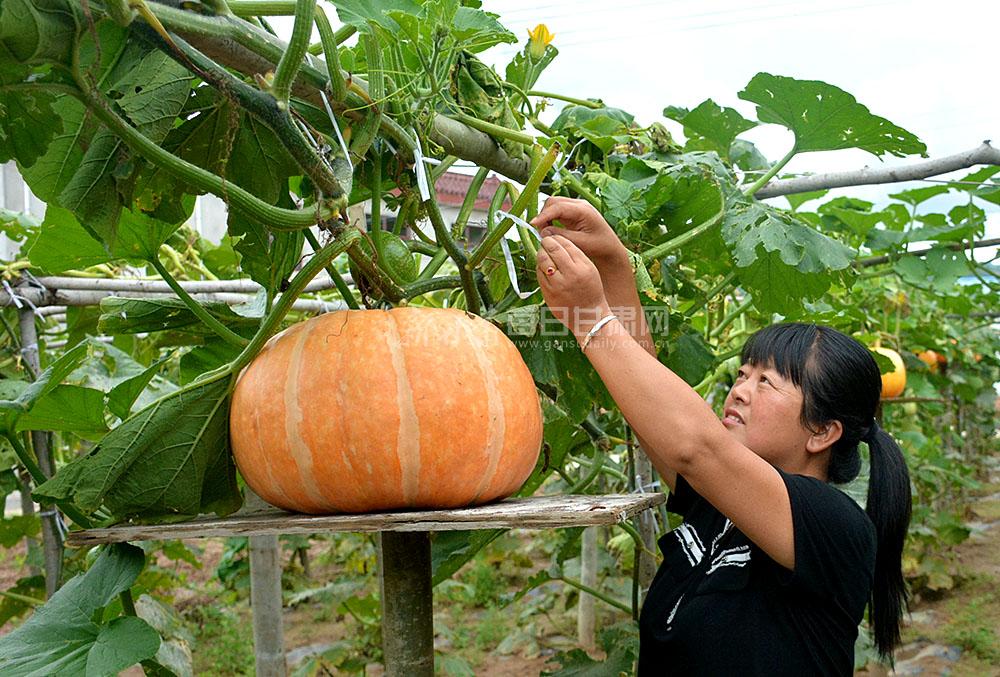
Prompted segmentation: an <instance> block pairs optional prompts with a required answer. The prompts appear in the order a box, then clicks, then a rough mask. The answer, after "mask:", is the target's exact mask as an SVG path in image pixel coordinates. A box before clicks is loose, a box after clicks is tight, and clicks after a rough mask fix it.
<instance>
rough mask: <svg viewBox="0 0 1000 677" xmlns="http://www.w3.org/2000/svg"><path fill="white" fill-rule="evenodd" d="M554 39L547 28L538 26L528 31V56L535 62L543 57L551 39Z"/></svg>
mask: <svg viewBox="0 0 1000 677" xmlns="http://www.w3.org/2000/svg"><path fill="white" fill-rule="evenodd" d="M554 37H556V36H555V34H554V33H550V32H549V28H548V26H546V25H545V24H538V25H537V26H535V28H534V30H530V31H528V54H529V55H531V58H533V59H535V60H536V61H537V60H539V59H541V58H542V57H543V56H545V48H546V47H548V46H549V43H550V42H552V39H553V38H554Z"/></svg>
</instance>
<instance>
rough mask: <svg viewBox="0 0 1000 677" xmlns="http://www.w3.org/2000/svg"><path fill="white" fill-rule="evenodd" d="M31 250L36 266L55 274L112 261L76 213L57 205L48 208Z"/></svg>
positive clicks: (32, 242)
mask: <svg viewBox="0 0 1000 677" xmlns="http://www.w3.org/2000/svg"><path fill="white" fill-rule="evenodd" d="M27 250H28V260H30V261H31V264H32V265H34V266H37V267H39V268H41V269H42V270H44V271H45V272H47V273H50V274H53V275H54V274H57V273H61V272H63V271H66V270H72V269H80V268H86V267H88V266H94V265H97V264H99V263H106V262H108V261H110V260H111V258H112V257H111V255H110V254H109V253H108V252H107V250H106V249H105V248H104V247H103V246H101V243H100V242H98V241H97V240H95V239H94V237H93V236H92V235H91V234H90V233H89V232H87V231H86V230H85V229H84V228H83V226H81V225H80V222H79V221H77V220H76V217H74V216H73V214H72V212H70V211H68V210H66V209H62V208H61V207H57V206H55V205H54V204H49V205H47V206H46V208H45V219H44V220H43V221H42V225H41V227H40V228H39V229H38V232H37V234H36V235H35V237H34V238H32V239H31V240H30V243H29V244H28V247H27Z"/></svg>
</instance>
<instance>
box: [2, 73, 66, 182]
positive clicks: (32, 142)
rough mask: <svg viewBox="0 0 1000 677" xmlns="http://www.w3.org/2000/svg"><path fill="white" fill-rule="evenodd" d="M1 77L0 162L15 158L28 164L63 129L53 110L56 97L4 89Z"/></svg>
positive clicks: (26, 165)
mask: <svg viewBox="0 0 1000 677" xmlns="http://www.w3.org/2000/svg"><path fill="white" fill-rule="evenodd" d="M0 67H2V63H0ZM4 80H5V78H4V77H3V74H2V73H0V164H3V163H5V162H8V161H9V160H17V162H18V163H19V164H21V165H23V166H25V167H30V166H31V165H33V164H35V162H36V161H37V160H38V158H39V157H41V156H42V155H44V154H45V149H46V148H48V145H49V142H50V141H51V140H52V135H53V134H55V133H56V132H58V131H60V130H61V129H62V127H61V123H60V120H59V117H58V116H57V115H56V114H55V113H54V112H53V110H52V104H53V103H54V102H55V97H53V96H52V95H51V94H50V93H49V92H47V91H45V90H43V89H36V90H32V91H25V90H23V89H20V90H6V89H5V84H7V83H5V82H4Z"/></svg>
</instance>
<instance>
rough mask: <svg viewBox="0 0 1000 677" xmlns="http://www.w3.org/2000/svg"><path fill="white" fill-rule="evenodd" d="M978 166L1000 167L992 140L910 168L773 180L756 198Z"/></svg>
mask: <svg viewBox="0 0 1000 677" xmlns="http://www.w3.org/2000/svg"><path fill="white" fill-rule="evenodd" d="M976 165H1000V149H997V148H994V147H993V146H991V145H990V142H989V141H983V142H982V143H981V144H980V145H979V146H977V147H975V148H973V149H971V150H967V151H964V152H962V153H956V154H954V155H948V156H945V157H942V158H937V159H935V160H927V161H926V162H916V163H914V164H912V165H909V166H907V167H880V168H876V169H871V168H868V167H865V168H864V169H857V170H853V171H849V172H831V173H829V174H815V175H813V176H802V177H799V178H795V179H782V180H779V181H771V182H770V183H768V184H767V185H765V186H763V187H762V188H761V189H760V190H758V191H757V193H756V197H757V198H759V199H764V198H768V197H778V196H779V195H791V194H793V193H807V192H810V191H814V190H824V189H827V188H841V187H844V186H862V185H869V184H876V183H897V182H900V181H914V180H917V179H926V178H927V177H929V176H938V175H940V174H947V173H948V172H953V171H956V170H959V169H968V168H969V167H974V166H976Z"/></svg>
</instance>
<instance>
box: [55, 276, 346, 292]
mask: <svg viewBox="0 0 1000 677" xmlns="http://www.w3.org/2000/svg"><path fill="white" fill-rule="evenodd" d="M36 279H37V281H38V282H40V283H41V284H42V285H43V286H45V287H47V288H48V289H51V290H67V289H72V290H78V291H118V292H125V291H127V292H158V293H169V294H172V293H173V290H172V289H170V285H168V284H167V283H166V282H164V281H163V280H138V279H110V278H102V277H65V276H55V275H53V276H46V277H39V278H36ZM178 282H179V284H180V286H181V288H182V289H183V290H184V291H186V292H188V293H189V294H202V293H209V294H214V293H221V292H232V293H237V294H256V293H257V292H259V291H260V290H261V289H263V287H261V286H260V285H259V284H257V283H256V282H254V281H253V280H196V281H189V280H179V281H178ZM348 282H349V283H351V280H348ZM334 286H335V285H334V283H333V280H332V279H330V277H329V276H328V275H317V276H316V279H314V280H312V281H311V282H310V283H309V284H308V285H306V288H305V290H304V292H303V293H310V292H317V291H325V290H327V289H333V288H334Z"/></svg>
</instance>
